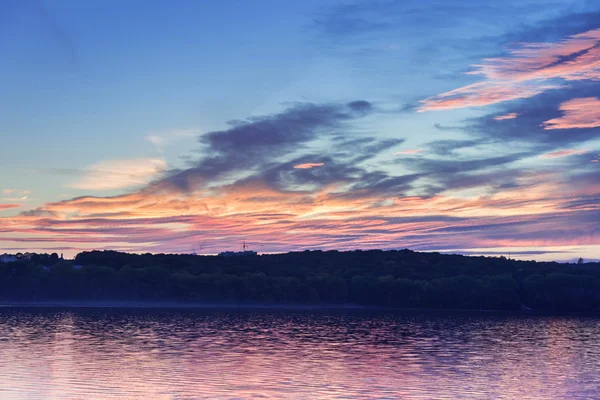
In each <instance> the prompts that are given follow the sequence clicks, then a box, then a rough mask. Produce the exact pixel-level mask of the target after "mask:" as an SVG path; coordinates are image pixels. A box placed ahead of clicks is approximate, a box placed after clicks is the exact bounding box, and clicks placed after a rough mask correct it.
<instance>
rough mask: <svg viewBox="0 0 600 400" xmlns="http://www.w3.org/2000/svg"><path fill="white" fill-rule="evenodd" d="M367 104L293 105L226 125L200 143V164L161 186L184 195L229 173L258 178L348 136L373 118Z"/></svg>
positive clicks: (183, 171) (210, 133)
mask: <svg viewBox="0 0 600 400" xmlns="http://www.w3.org/2000/svg"><path fill="white" fill-rule="evenodd" d="M373 110H374V108H373V106H372V105H371V104H370V103H369V102H367V101H363V100H360V101H354V102H351V103H347V104H342V105H337V104H325V105H317V104H297V105H295V106H293V107H290V108H288V109H286V110H285V111H283V112H281V113H279V114H273V115H268V116H260V117H251V118H248V119H246V120H241V121H232V122H230V128H228V129H226V130H222V131H214V132H209V133H207V134H205V135H203V136H201V137H200V139H199V141H200V143H201V144H202V145H203V148H202V153H203V154H205V156H204V157H203V158H201V159H200V160H199V161H197V162H195V163H194V165H193V166H192V167H191V168H188V169H186V170H180V171H173V172H172V173H171V175H170V176H169V177H167V178H165V179H164V180H163V181H162V182H161V183H162V184H168V185H174V186H175V187H177V188H179V189H183V190H188V189H189V188H190V185H192V184H193V183H195V182H197V181H198V179H200V180H202V181H208V180H210V181H218V180H219V179H222V178H223V177H225V176H227V175H230V174H232V173H239V172H244V173H248V172H256V173H260V172H261V171H262V170H263V168H264V165H268V164H271V163H273V162H274V161H275V160H277V159H281V158H282V157H284V156H286V155H292V154H294V153H297V152H298V151H299V150H302V149H304V148H305V145H306V144H307V143H309V142H311V141H313V140H316V139H318V138H322V137H335V136H339V135H340V133H341V132H344V134H345V135H346V136H350V135H351V131H352V126H351V124H350V122H352V121H353V120H356V119H358V118H361V117H363V116H365V115H367V114H369V113H371V112H373Z"/></svg>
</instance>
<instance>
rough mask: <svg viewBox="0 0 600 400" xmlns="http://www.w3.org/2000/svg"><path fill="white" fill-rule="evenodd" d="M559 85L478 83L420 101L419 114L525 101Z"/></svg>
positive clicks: (557, 87)
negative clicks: (518, 100) (519, 100)
mask: <svg viewBox="0 0 600 400" xmlns="http://www.w3.org/2000/svg"><path fill="white" fill-rule="evenodd" d="M561 87H562V86H560V85H551V84H550V85H535V84H531V83H514V82H480V83H474V84H471V85H468V86H464V87H462V88H459V89H454V90H451V91H449V92H446V93H442V94H439V95H437V96H433V97H429V98H427V99H425V100H421V103H422V105H421V106H420V107H419V109H418V111H419V112H425V111H439V110H450V109H455V108H465V107H483V106H489V105H491V104H496V103H500V102H504V101H509V100H517V99H526V98H529V97H533V96H535V95H538V94H540V93H543V92H545V91H547V90H551V89H560V88H561Z"/></svg>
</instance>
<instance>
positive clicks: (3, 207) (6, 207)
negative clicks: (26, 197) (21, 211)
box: [0, 203, 21, 210]
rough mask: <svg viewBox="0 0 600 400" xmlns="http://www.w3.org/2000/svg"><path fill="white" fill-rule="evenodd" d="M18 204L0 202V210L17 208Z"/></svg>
mask: <svg viewBox="0 0 600 400" xmlns="http://www.w3.org/2000/svg"><path fill="white" fill-rule="evenodd" d="M19 207H21V206H20V205H19V204H2V203H0V210H9V209H11V208H19Z"/></svg>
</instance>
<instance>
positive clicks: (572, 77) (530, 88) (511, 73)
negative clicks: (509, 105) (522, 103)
mask: <svg viewBox="0 0 600 400" xmlns="http://www.w3.org/2000/svg"><path fill="white" fill-rule="evenodd" d="M599 44H600V29H595V30H590V31H588V32H584V33H580V34H577V35H573V36H569V37H567V38H565V39H563V40H561V41H559V42H556V43H520V44H518V45H517V46H516V47H515V48H513V49H510V50H509V51H508V53H509V55H508V56H507V57H497V58H488V59H485V60H484V62H483V63H482V64H478V65H473V67H474V70H473V71H471V72H469V74H470V75H480V76H483V77H484V79H485V80H484V81H482V82H477V83H474V84H470V85H467V86H463V87H461V88H458V89H455V90H452V91H449V92H446V93H442V94H439V95H436V96H433V97H429V98H427V99H425V100H422V101H421V104H422V105H421V107H420V108H419V111H421V112H422V111H432V110H447V109H454V108H463V107H476V106H486V105H490V104H496V103H500V102H504V101H509V100H516V99H523V98H529V97H532V96H535V95H537V94H540V93H542V92H545V91H547V90H551V89H557V88H560V87H561V86H560V85H557V84H553V83H551V84H549V83H544V82H547V81H549V80H553V79H562V80H565V81H578V80H600V46H599ZM565 59H568V61H564V60H565Z"/></svg>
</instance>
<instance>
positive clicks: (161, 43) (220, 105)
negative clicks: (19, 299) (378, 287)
mask: <svg viewBox="0 0 600 400" xmlns="http://www.w3.org/2000/svg"><path fill="white" fill-rule="evenodd" d="M599 17H600V6H598V4H595V2H592V1H554V2H547V1H490V2H486V3H485V4H483V5H482V4H474V3H472V2H470V1H433V0H429V1H375V2H373V1H368V2H367V1H364V2H361V1H355V2H337V1H322V0H321V1H316V0H315V1H304V2H275V1H255V2H243V1H220V2H213V1H205V2H198V1H174V2H166V1H165V2H161V1H151V2H142V1H128V2H119V1H102V2H100V1H86V2H81V1H66V0H60V1H59V0H56V1H42V0H37V1H34V0H31V1H10V0H9V1H2V2H0V34H1V35H2V38H3V40H1V41H0V52H2V54H3V57H2V58H3V60H7V61H5V62H3V63H2V64H1V65H0V110H2V111H1V112H2V118H0V132H1V135H2V138H3V139H4V140H3V143H4V144H5V146H3V148H4V151H3V157H2V163H1V164H0V195H3V196H4V197H3V198H0V249H1V248H2V247H4V248H6V249H8V250H12V251H15V250H21V249H31V250H38V251H50V250H53V249H55V248H58V247H63V248H66V251H67V252H68V253H76V252H77V251H80V250H87V249H91V248H116V249H121V250H126V251H174V252H186V251H189V250H190V249H191V248H196V247H202V248H204V249H205V251H206V252H216V251H220V250H223V249H227V248H230V247H232V244H231V243H234V246H235V243H237V242H236V241H238V240H240V239H246V240H248V241H250V242H254V244H255V247H257V249H259V250H261V251H287V250H297V249H301V248H307V247H309V248H356V247H369V248H372V247H378V248H397V247H411V248H414V249H417V250H440V251H463V252H473V251H474V252H476V253H477V252H481V253H485V252H488V253H489V254H494V252H498V251H499V252H503V251H504V249H505V248H513V247H515V248H518V249H520V250H516V251H513V253H518V251H521V252H522V255H523V257H525V258H528V257H531V255H535V258H538V259H554V258H556V259H572V258H573V257H576V256H577V255H579V254H581V255H584V256H586V257H587V258H600V250H599V246H600V238H599V236H598V229H597V228H595V226H597V225H594V224H595V223H596V222H597V221H598V220H599V218H598V211H599V210H598V206H597V204H598V201H597V200H598V195H599V193H600V189H598V187H597V185H598V181H599V180H598V179H597V178H598V164H597V163H596V162H595V161H594V160H596V159H597V158H598V157H597V155H598V150H599V149H600V146H599V143H600V137H599V135H598V133H599V128H598V126H599V125H600V123H599V122H598V119H599V117H598V115H597V113H595V111H594V110H595V107H596V105H597V104H596V103H595V100H597V99H598V97H599V95H600V93H599V92H600V90H599V85H598V84H597V81H598V80H600V72H599V67H598V66H597V65H596V64H595V60H596V57H597V55H596V54H597V48H598V43H600V39H599V38H598V33H597V32H598V31H597V30H598V29H599V28H600V23H599V22H598V21H600V18H599ZM578 110H580V111H578ZM581 110H582V111H581ZM231 121H237V122H235V123H233V124H232V123H231ZM297 166H301V167H298V168H295V167H297ZM302 166H305V167H302ZM567 194H568V195H569V196H568V197H567ZM82 199H83V200H82ZM86 199H87V200H86ZM92 203H93V207H92V206H90V204H92ZM82 204H83V205H82ZM115 204H117V205H118V206H115ZM266 210H269V211H272V215H271V216H269V215H267V214H268V213H266ZM275 211H277V213H275ZM275 214H277V215H275ZM149 221H153V223H150V222H149ZM409 223H410V224H414V231H410V230H407V229H406V227H407V226H408V224H409ZM149 224H150V225H152V226H150V227H149V226H148V225H149ZM557 224H566V225H567V226H571V225H573V226H575V227H576V228H568V227H567V228H564V229H561V230H558V229H554V230H548V229H547V227H548V226H554V227H556V226H557ZM124 226H127V227H129V228H128V230H124V228H123V227H124ZM266 226H269V227H277V229H273V230H268V229H264V228H265V227H266ZM490 226H494V227H495V229H494V231H493V233H492V232H490V230H489V229H488V228H486V227H490ZM251 227H252V228H253V229H250V228H251ZM375 227H376V228H375ZM159 228H160V229H159ZM453 229H457V232H458V233H457V234H456V236H460V237H457V238H456V239H453V237H452V235H448V234H447V232H451V231H452V230H453ZM541 231H543V232H541ZM202 232H207V233H205V234H203V233H202ZM83 237H85V238H83Z"/></svg>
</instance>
